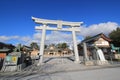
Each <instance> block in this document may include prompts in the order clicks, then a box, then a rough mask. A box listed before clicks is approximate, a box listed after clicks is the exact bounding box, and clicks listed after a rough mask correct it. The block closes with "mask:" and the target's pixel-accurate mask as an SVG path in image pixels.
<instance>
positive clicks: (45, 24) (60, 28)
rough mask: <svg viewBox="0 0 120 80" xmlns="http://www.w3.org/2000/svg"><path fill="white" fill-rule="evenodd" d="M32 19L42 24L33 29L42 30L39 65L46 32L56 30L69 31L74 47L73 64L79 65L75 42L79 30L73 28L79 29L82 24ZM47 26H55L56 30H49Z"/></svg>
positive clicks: (41, 59)
mask: <svg viewBox="0 0 120 80" xmlns="http://www.w3.org/2000/svg"><path fill="white" fill-rule="evenodd" d="M32 19H33V20H34V21H35V22H36V23H38V24H42V26H36V27H35V28H36V29H37V30H42V37H41V43H40V60H39V64H41V63H43V53H44V45H45V43H44V41H45V36H46V30H57V31H71V32H72V37H73V45H74V53H75V63H80V59H79V54H78V48H77V40H76V33H75V32H76V31H79V29H76V28H75V27H80V25H81V24H82V23H83V22H68V21H59V20H47V19H40V18H35V17H32ZM47 24H55V25H57V28H51V27H48V26H47ZM63 25H64V26H70V27H72V28H62V26H63Z"/></svg>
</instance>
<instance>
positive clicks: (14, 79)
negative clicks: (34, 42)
mask: <svg viewBox="0 0 120 80" xmlns="http://www.w3.org/2000/svg"><path fill="white" fill-rule="evenodd" d="M44 62H45V63H44V64H43V65H41V66H36V65H32V66H29V67H27V68H25V69H24V70H22V71H20V72H4V73H3V72H0V80H119V79H120V76H119V74H120V64H107V65H102V66H97V65H95V66H85V65H83V64H76V63H74V62H73V60H72V58H46V59H45V60H44Z"/></svg>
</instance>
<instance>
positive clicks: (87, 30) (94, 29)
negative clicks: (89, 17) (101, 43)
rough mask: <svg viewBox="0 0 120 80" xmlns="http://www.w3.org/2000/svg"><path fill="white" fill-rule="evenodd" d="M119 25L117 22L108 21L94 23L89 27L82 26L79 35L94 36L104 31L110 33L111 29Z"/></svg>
mask: <svg viewBox="0 0 120 80" xmlns="http://www.w3.org/2000/svg"><path fill="white" fill-rule="evenodd" d="M118 26H119V25H118V24H117V23H115V22H107V23H100V24H93V25H90V26H88V27H83V26H82V27H80V29H81V32H80V33H79V35H81V36H83V37H85V36H93V35H96V34H99V33H104V34H106V35H108V34H109V33H110V32H111V31H113V30H115V29H116V28H117V27H118Z"/></svg>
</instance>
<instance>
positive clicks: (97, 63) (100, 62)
mask: <svg viewBox="0 0 120 80" xmlns="http://www.w3.org/2000/svg"><path fill="white" fill-rule="evenodd" d="M95 64H96V65H107V64H109V63H108V61H107V60H106V61H100V60H97V61H96V63H95Z"/></svg>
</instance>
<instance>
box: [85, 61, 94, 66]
mask: <svg viewBox="0 0 120 80" xmlns="http://www.w3.org/2000/svg"><path fill="white" fill-rule="evenodd" d="M84 64H85V65H86V66H92V65H94V62H93V61H85V62H84Z"/></svg>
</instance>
